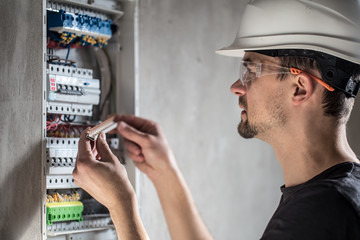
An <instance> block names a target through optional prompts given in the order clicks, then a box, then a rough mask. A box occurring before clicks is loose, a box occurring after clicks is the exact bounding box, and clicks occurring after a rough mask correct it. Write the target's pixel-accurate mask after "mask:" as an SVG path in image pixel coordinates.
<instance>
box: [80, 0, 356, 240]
mask: <svg viewBox="0 0 360 240" xmlns="http://www.w3.org/2000/svg"><path fill="white" fill-rule="evenodd" d="M359 16H360V7H359V2H358V1H354V0H346V1H335V0H329V1H323V0H313V1H306V0H301V1H300V0H299V1H295V0H292V1H289V0H272V1H270V0H258V1H250V3H249V4H248V6H247V7H246V10H245V12H244V14H243V19H242V21H241V23H242V24H241V26H240V29H239V32H238V36H237V38H236V40H235V42H234V43H233V44H232V45H231V46H230V47H227V48H224V49H222V50H220V51H219V53H222V54H226V55H230V56H240V57H243V61H242V63H241V66H240V78H239V80H238V81H236V82H235V83H234V84H233V85H232V86H231V91H232V93H234V94H235V95H236V96H238V98H239V106H240V108H242V109H243V111H242V112H241V122H240V124H239V126H238V132H239V134H240V135H241V136H243V137H245V138H252V137H256V138H259V139H262V140H264V141H266V142H268V143H269V144H271V145H272V146H273V148H274V150H275V153H276V156H277V158H278V161H279V162H280V164H281V166H282V169H283V172H284V177H285V185H284V186H283V187H282V188H281V191H282V193H283V195H282V198H281V201H280V204H279V207H278V208H277V210H276V211H275V213H274V216H273V217H272V218H271V220H270V222H269V224H268V226H267V228H266V229H265V232H264V234H263V236H262V238H261V239H263V240H265V239H276V240H278V239H339V240H340V239H342V240H343V239H360V162H359V160H358V159H357V157H356V155H355V153H354V152H353V151H352V150H351V148H350V147H349V145H348V142H347V138H346V122H347V120H348V119H349V116H350V112H351V109H352V106H353V103H354V97H355V96H356V94H357V92H358V89H359V75H360V67H359V65H358V64H360V50H359V49H360V44H359V41H360V30H359V29H360V19H359ZM115 120H116V121H117V122H119V124H118V128H117V132H118V133H120V134H121V135H122V136H123V137H124V138H125V147H126V149H127V153H128V155H129V157H130V158H132V159H133V160H134V163H135V164H136V166H137V167H138V168H139V169H140V170H141V171H142V172H144V173H145V174H146V175H147V176H148V177H149V178H150V179H151V181H152V182H153V183H154V185H155V188H156V190H157V192H158V195H159V198H160V202H161V204H162V207H163V210H164V214H165V217H166V221H167V224H168V227H169V231H170V235H171V237H172V239H212V237H211V235H210V234H209V232H208V230H207V229H206V227H205V225H204V223H203V222H202V220H201V218H200V216H199V214H198V212H197V210H196V208H195V205H194V203H193V200H192V197H191V194H190V192H189V190H188V188H187V186H186V183H185V181H184V179H183V177H182V175H181V172H180V171H179V168H178V166H177V164H176V161H175V158H174V155H173V154H172V151H171V149H170V147H169V146H168V144H167V142H166V139H165V137H164V134H163V133H162V131H161V129H160V127H159V126H158V125H157V124H156V123H154V122H151V121H149V120H145V119H141V118H138V117H135V116H127V115H126V116H124V115H118V116H116V118H115ZM87 132H88V130H86V131H85V132H84V133H83V134H82V136H81V139H80V141H79V154H78V158H77V165H76V168H75V170H74V173H73V174H74V178H75V181H76V183H77V184H78V185H79V186H81V187H82V188H84V189H85V190H86V191H88V192H89V193H90V194H91V195H93V196H94V197H95V198H96V199H97V200H98V201H100V202H101V203H102V204H104V205H105V206H106V207H107V208H108V209H109V211H110V214H111V217H112V219H113V222H114V224H115V226H116V230H117V233H118V237H119V239H147V238H148V237H147V234H146V231H145V229H144V227H143V225H142V223H141V220H140V218H139V214H138V212H137V204H136V198H135V194H134V190H133V188H132V187H131V185H130V183H129V181H128V179H127V176H126V172H125V169H124V168H123V166H121V164H120V163H119V161H118V160H117V159H116V157H115V156H114V155H113V154H112V153H111V151H110V150H109V147H108V145H107V144H106V141H105V139H104V138H105V136H104V135H102V136H101V137H100V138H99V139H98V140H97V142H96V147H95V148H94V150H92V148H91V146H90V142H89V141H88V140H86V138H85V137H84V136H85V134H86V133H87ZM96 156H99V157H98V159H96V158H95V157H96Z"/></svg>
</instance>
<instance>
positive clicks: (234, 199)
mask: <svg viewBox="0 0 360 240" xmlns="http://www.w3.org/2000/svg"><path fill="white" fill-rule="evenodd" d="M242 8H243V2H242V1H238V0H221V1H219V0H197V1H193V0H182V1H178V0H167V1H151V0H140V8H139V10H140V12H139V17H140V20H139V24H140V25H139V37H140V46H139V54H140V55H139V61H140V62H139V66H140V72H139V74H140V81H139V108H140V109H139V110H140V115H141V116H143V117H147V118H150V119H153V120H155V121H157V122H159V123H160V124H161V125H162V127H163V128H164V131H165V133H166V135H167V137H168V140H169V142H170V144H171V146H172V147H173V149H174V152H175V154H176V156H177V160H178V163H179V165H180V168H181V170H182V171H183V174H184V176H185V178H186V180H187V182H188V184H189V186H190V189H191V191H192V193H193V196H194V198H195V202H196V204H197V206H198V208H199V210H200V214H201V216H202V217H203V219H204V220H205V222H206V225H207V226H208V228H209V229H210V231H211V233H212V234H213V236H214V237H215V239H259V238H260V237H261V234H262V232H263V230H264V228H265V226H266V224H267V221H268V220H269V218H270V217H271V215H272V214H273V212H274V210H275V208H276V206H277V204H278V201H279V199H280V190H279V187H280V185H281V184H283V177H282V173H281V169H280V166H279V164H278V162H277V161H276V159H275V156H274V153H273V151H272V149H271V148H270V146H268V145H267V144H265V143H262V142H260V141H258V140H248V141H246V140H243V139H241V138H240V137H239V136H238V134H237V131H236V128H237V124H238V121H239V120H240V110H239V108H238V106H237V102H238V99H237V97H236V96H235V95H232V94H231V93H230V91H229V87H230V85H231V84H232V82H234V81H235V80H236V78H237V75H238V66H239V60H238V59H233V58H227V57H223V56H218V55H216V54H215V53H214V51H215V50H216V49H218V48H220V47H223V46H225V45H227V44H230V43H231V42H232V40H233V37H235V34H236V30H237V27H238V23H239V17H240V14H241V11H242ZM139 186H140V189H138V190H140V203H141V213H142V219H143V220H144V223H145V226H146V229H147V230H148V232H149V234H150V238H152V239H157V240H163V239H170V237H169V235H168V231H167V227H166V223H165V220H164V217H163V213H162V211H161V206H160V204H159V201H158V198H157V195H156V192H155V190H154V188H153V186H152V184H151V182H149V181H148V180H147V179H146V176H144V175H141V177H140V184H139Z"/></svg>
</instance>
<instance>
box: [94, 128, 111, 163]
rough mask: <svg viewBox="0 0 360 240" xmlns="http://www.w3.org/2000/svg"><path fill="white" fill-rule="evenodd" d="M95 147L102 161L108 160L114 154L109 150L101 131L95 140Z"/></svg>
mask: <svg viewBox="0 0 360 240" xmlns="http://www.w3.org/2000/svg"><path fill="white" fill-rule="evenodd" d="M96 149H97V151H98V154H99V155H100V157H101V160H102V161H106V162H110V161H112V160H113V159H114V156H115V155H114V154H113V153H112V152H111V150H110V147H109V145H108V144H107V142H106V136H105V134H104V133H101V134H100V135H99V137H98V138H97V140H96Z"/></svg>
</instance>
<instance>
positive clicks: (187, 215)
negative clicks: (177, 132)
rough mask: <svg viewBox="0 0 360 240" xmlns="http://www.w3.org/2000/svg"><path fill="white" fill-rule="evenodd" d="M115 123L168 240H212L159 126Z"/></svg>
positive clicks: (129, 119) (124, 118)
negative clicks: (151, 190) (150, 189)
mask: <svg viewBox="0 0 360 240" xmlns="http://www.w3.org/2000/svg"><path fill="white" fill-rule="evenodd" d="M115 121H117V122H119V125H118V128H117V132H118V133H120V134H121V135H122V136H123V137H124V138H125V147H126V150H127V154H128V156H129V157H130V158H132V159H133V160H134V163H135V165H136V166H137V167H138V168H139V169H140V170H141V171H142V172H144V173H145V174H146V175H147V176H148V177H149V178H150V180H151V181H152V182H153V183H154V185H155V188H156V190H157V193H158V195H159V198H160V202H161V205H162V208H163V210H164V214H165V218H166V221H167V224H168V228H169V231H170V235H171V238H172V239H173V240H176V239H181V240H182V239H197V240H198V239H212V236H211V235H210V233H209V231H208V230H207V228H206V226H205V224H204V223H203V221H202V219H201V217H200V215H199V213H198V211H197V209H196V207H195V204H194V201H193V199H192V196H191V193H190V191H189V189H188V187H187V185H186V182H185V180H184V178H183V176H182V174H181V172H180V170H179V168H178V166H177V164H176V160H175V157H174V155H173V153H172V151H171V149H170V147H169V146H168V143H167V141H166V139H165V137H164V135H163V133H162V130H161V128H160V127H159V125H157V124H156V123H154V122H151V121H149V120H146V119H142V118H138V117H135V116H129V115H117V116H116V117H115Z"/></svg>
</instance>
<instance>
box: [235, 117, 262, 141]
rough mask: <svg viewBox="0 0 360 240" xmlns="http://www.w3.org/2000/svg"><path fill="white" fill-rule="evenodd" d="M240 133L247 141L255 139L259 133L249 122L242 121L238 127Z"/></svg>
mask: <svg viewBox="0 0 360 240" xmlns="http://www.w3.org/2000/svg"><path fill="white" fill-rule="evenodd" d="M238 133H239V134H240V136H241V137H243V138H245V139H250V138H254V137H255V136H256V135H257V134H258V132H257V130H256V128H255V127H254V126H251V125H250V123H249V121H248V120H245V121H243V120H242V121H241V122H240V123H239V125H238Z"/></svg>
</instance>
